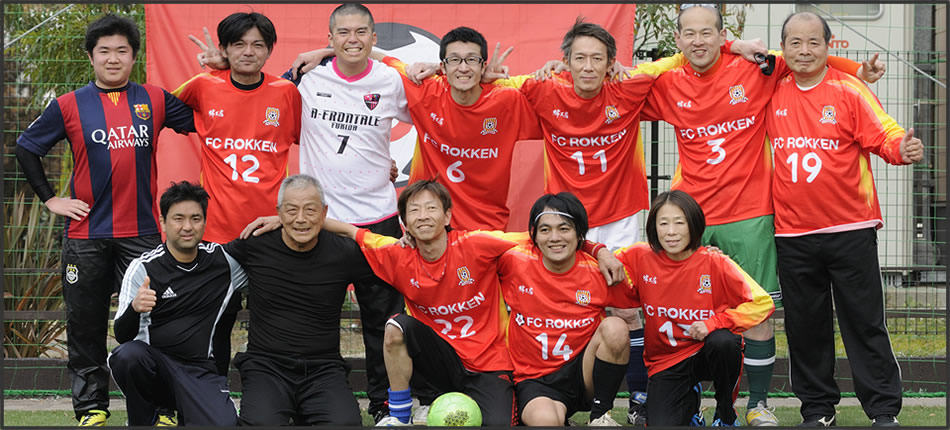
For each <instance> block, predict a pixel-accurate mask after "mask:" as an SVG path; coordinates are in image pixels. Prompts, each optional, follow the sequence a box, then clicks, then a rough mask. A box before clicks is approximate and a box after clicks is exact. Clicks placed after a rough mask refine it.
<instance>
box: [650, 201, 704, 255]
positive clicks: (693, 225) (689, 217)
mask: <svg viewBox="0 0 950 430" xmlns="http://www.w3.org/2000/svg"><path fill="white" fill-rule="evenodd" d="M668 204H669V205H674V206H677V207H679V208H680V210H682V211H683V214H684V215H686V226H687V227H689V244H688V245H687V246H686V249H688V250H690V251H695V250H697V249H699V245H700V244H701V243H702V240H703V232H705V231H706V215H704V214H703V209H702V208H701V207H699V203H696V200H694V199H693V197H692V196H690V195H689V194H686V193H685V192H683V191H680V190H673V191H666V192H662V193H660V195H658V196H656V198H655V199H653V203H651V204H650V213H649V215H647V241H648V242H649V243H650V248H651V249H653V252H656V253H659V252H660V251H662V250H663V245H661V244H660V237H659V235H657V234H656V214H657V212H659V211H660V208H661V207H663V206H664V205H668Z"/></svg>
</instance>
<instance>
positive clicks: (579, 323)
mask: <svg viewBox="0 0 950 430" xmlns="http://www.w3.org/2000/svg"><path fill="white" fill-rule="evenodd" d="M498 273H499V276H500V277H501V286H502V294H503V295H504V297H505V302H506V303H507V304H508V306H509V307H511V312H510V315H509V318H508V336H507V342H508V353H509V354H510V356H511V363H512V365H513V366H514V377H515V382H520V381H523V380H525V379H534V378H540V377H542V376H545V375H549V374H551V373H554V372H556V371H557V370H558V369H560V368H561V367H562V366H563V365H564V364H566V363H567V362H569V361H571V360H572V359H574V358H576V357H577V356H579V355H580V354H581V353H582V352H583V351H584V348H586V347H587V344H588V343H590V340H591V338H592V337H593V335H594V331H596V330H597V327H598V326H599V325H600V322H601V321H602V320H603V319H604V317H605V316H606V315H605V313H604V308H605V307H606V306H612V307H618V308H630V307H633V300H632V299H631V298H630V293H629V292H628V290H629V289H630V285H629V284H628V283H626V282H624V283H622V284H618V285H615V286H607V283H606V281H605V280H604V276H603V275H602V274H601V273H600V269H599V266H598V264H597V259H595V258H594V257H592V256H590V255H588V254H586V253H584V252H581V251H577V252H576V253H575V264H574V267H572V268H571V269H570V270H568V271H567V272H564V273H554V272H551V271H550V270H548V269H547V268H545V267H544V263H543V261H542V255H541V251H540V250H538V248H537V247H535V246H533V245H523V246H518V247H516V248H512V249H510V250H508V251H507V252H505V254H504V255H502V256H501V259H499V262H498Z"/></svg>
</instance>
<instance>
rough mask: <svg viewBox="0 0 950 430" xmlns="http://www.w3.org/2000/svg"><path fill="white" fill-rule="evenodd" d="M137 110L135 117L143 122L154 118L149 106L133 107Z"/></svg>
mask: <svg viewBox="0 0 950 430" xmlns="http://www.w3.org/2000/svg"><path fill="white" fill-rule="evenodd" d="M132 107H134V108H135V116H137V117H139V118H141V119H142V120H143V121H148V119H149V118H151V117H152V111H151V110H149V109H148V105H147V104H144V103H143V104H140V105H132Z"/></svg>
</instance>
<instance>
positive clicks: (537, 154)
mask: <svg viewBox="0 0 950 430" xmlns="http://www.w3.org/2000/svg"><path fill="white" fill-rule="evenodd" d="M336 6H337V4H199V5H189V4H180V5H179V4H175V5H171V4H149V5H146V6H145V24H146V34H147V36H148V37H147V38H146V48H147V49H146V52H147V58H146V72H147V76H148V81H149V83H151V84H155V85H159V86H161V87H163V88H166V89H168V90H169V91H171V90H173V89H175V88H177V87H178V86H179V85H180V84H181V83H183V82H185V81H186V80H187V79H188V78H190V77H192V76H194V75H196V74H198V73H201V71H202V70H201V68H200V67H199V66H198V62H197V60H196V54H197V53H198V48H197V47H196V46H195V45H194V44H193V43H191V41H189V40H188V37H187V36H188V35H189V34H193V35H195V36H198V37H199V38H200V39H203V36H202V27H208V30H209V31H210V32H211V35H212V37H213V38H214V40H215V43H217V37H216V35H215V29H216V28H217V24H218V22H219V21H220V20H221V19H223V18H224V17H226V16H227V15H229V14H231V13H234V12H241V11H244V12H250V11H255V12H260V13H262V14H264V15H266V16H267V17H268V18H270V19H271V20H272V21H273V22H274V26H275V27H276V29H277V44H276V45H275V46H274V51H273V53H272V54H271V57H270V59H269V60H268V61H267V64H266V65H265V67H264V71H265V72H268V73H271V74H275V75H280V74H281V73H283V72H284V71H286V70H287V69H288V68H289V67H290V64H291V63H292V62H293V60H294V58H296V56H297V54H298V53H300V52H305V51H309V50H312V49H315V48H320V47H325V46H327V35H328V32H329V28H328V20H329V16H330V12H332V11H333V9H334V8H336ZM368 7H369V8H370V10H372V12H373V18H374V19H375V21H376V26H377V27H376V31H377V34H378V43H377V48H379V49H381V50H383V51H385V52H387V53H389V54H390V55H393V56H395V57H397V58H400V59H402V60H403V61H406V62H408V63H412V62H415V61H432V62H435V61H438V54H439V52H438V43H439V38H440V37H441V36H442V35H444V34H445V33H446V32H448V31H449V30H451V29H453V28H455V27H458V26H468V27H472V28H474V29H476V30H478V31H479V32H481V33H482V34H483V35H484V36H485V38H486V39H487V40H488V43H489V50H491V49H492V48H493V47H494V44H495V42H501V44H502V46H503V48H506V47H508V46H512V45H513V46H515V50H514V52H513V53H512V54H511V56H509V57H508V60H507V61H506V64H507V65H508V66H509V67H510V69H511V72H512V74H524V73H531V72H533V71H534V70H536V69H537V68H539V67H540V66H541V65H542V64H543V63H544V62H545V61H547V60H551V59H559V58H561V52H560V45H561V39H562V38H563V36H564V33H565V32H566V31H567V30H568V29H569V28H570V26H571V25H572V24H573V23H574V20H575V19H576V18H577V17H578V16H583V17H585V19H586V20H587V21H588V22H593V23H597V24H600V25H603V26H604V27H605V28H606V29H607V30H609V31H610V32H611V34H612V35H613V36H614V37H615V38H616V40H617V48H618V51H617V57H618V58H620V59H629V58H632V51H633V21H634V8H635V6H634V5H632V4H610V5H601V4H532V5H502V4H471V3H469V4H373V5H368ZM489 54H490V53H489ZM415 138H416V135H415V130H414V129H412V128H411V127H410V126H409V125H406V124H399V125H397V126H395V127H394V129H393V138H392V140H393V145H392V156H393V158H394V159H395V160H396V162H397V164H398V165H399V168H400V170H401V171H403V170H406V167H407V166H408V165H409V162H410V159H411V157H412V151H413V147H414V144H415ZM161 139H162V144H161V146H160V147H159V150H158V164H159V171H158V180H159V188H160V189H164V188H165V187H167V186H168V184H169V182H170V181H179V180H183V179H188V180H197V179H198V178H199V165H200V164H199V160H198V157H199V155H200V152H199V146H198V145H199V142H198V139H197V136H196V135H191V136H188V137H184V136H180V135H177V134H175V133H174V132H172V131H165V132H164V134H163V135H162V136H161ZM541 158H542V153H541V142H540V141H525V142H522V143H519V145H518V149H517V151H516V153H515V160H514V161H513V165H515V166H518V167H517V168H516V169H514V173H513V175H512V176H513V177H512V184H511V189H510V193H509V207H511V210H512V211H511V215H512V217H511V219H512V222H511V224H510V225H509V229H514V230H524V229H525V228H526V227H527V213H528V209H529V208H530V205H531V204H532V203H533V202H534V200H535V199H536V198H537V196H539V195H540V194H541V191H542V177H543V173H542V169H541ZM297 171H298V168H297V151H296V148H295V149H294V150H293V151H292V153H291V161H290V172H291V173H296V172H297ZM406 179H408V176H407V173H406V172H401V174H400V178H399V180H398V181H399V182H402V183H404V181H405V180H406Z"/></svg>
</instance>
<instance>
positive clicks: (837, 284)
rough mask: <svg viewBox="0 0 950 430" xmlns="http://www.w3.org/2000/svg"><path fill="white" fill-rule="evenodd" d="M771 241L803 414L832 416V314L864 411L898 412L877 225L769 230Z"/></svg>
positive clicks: (897, 374) (838, 394) (870, 414)
mask: <svg viewBox="0 0 950 430" xmlns="http://www.w3.org/2000/svg"><path fill="white" fill-rule="evenodd" d="M775 247H776V250H777V251H778V269H779V281H780V283H781V286H782V297H783V299H784V302H785V333H786V335H787V336H788V354H789V361H790V365H791V375H790V376H791V381H792V391H794V392H795V396H796V397H798V398H799V399H800V400H801V401H802V406H801V414H802V417H806V418H807V417H810V416H813V415H823V416H831V415H833V414H834V413H835V405H836V404H838V402H839V401H840V400H841V391H840V390H839V389H838V384H837V383H835V379H834V373H835V337H834V315H835V314H837V316H838V328H839V329H840V330H841V338H842V340H843V341H844V348H845V352H847V354H848V362H849V364H850V366H851V375H852V376H853V377H854V391H855V392H856V394H857V396H858V399H859V400H860V401H861V406H862V407H864V412H865V413H866V414H867V415H868V417H871V418H873V417H875V416H877V415H885V414H886V415H894V416H897V414H898V413H899V412H900V410H901V396H902V394H901V391H902V389H901V377H900V367H898V364H897V359H896V358H895V357H894V352H893V350H892V349H891V341H890V337H889V336H888V334H887V327H886V326H885V322H884V290H883V283H882V281H881V269H880V267H879V265H878V259H877V233H876V232H875V231H874V229H873V228H866V229H861V230H854V231H847V232H841V233H829V234H809V235H805V236H799V237H776V238H775ZM832 305H833V306H832ZM832 312H834V314H833V313H832Z"/></svg>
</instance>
